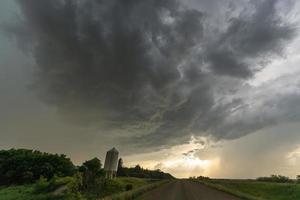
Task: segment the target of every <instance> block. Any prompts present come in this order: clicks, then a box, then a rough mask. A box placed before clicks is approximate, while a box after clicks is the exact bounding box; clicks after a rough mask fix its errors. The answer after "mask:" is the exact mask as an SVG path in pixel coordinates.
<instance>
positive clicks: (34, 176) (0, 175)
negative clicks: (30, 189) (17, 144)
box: [0, 149, 75, 185]
mask: <svg viewBox="0 0 300 200" xmlns="http://www.w3.org/2000/svg"><path fill="white" fill-rule="evenodd" d="M74 173H75V166H74V165H73V163H72V162H71V160H70V159H69V158H67V157H66V156H65V155H58V154H49V153H42V152H40V151H33V150H28V149H10V150H1V151H0V185H11V184H24V183H33V182H34V181H36V180H38V179H39V178H40V177H41V176H43V177H44V178H46V179H47V180H50V179H51V178H52V177H53V176H54V175H57V176H72V175H73V174H74Z"/></svg>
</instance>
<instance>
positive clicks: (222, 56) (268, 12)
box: [207, 0, 294, 78]
mask: <svg viewBox="0 0 300 200" xmlns="http://www.w3.org/2000/svg"><path fill="white" fill-rule="evenodd" d="M254 2H255V4H254V9H255V10H254V12H253V13H252V14H244V15H243V14H242V13H241V14H240V15H239V16H238V17H234V18H232V19H230V20H229V24H228V28H227V30H226V31H225V32H224V33H221V34H220V35H219V37H218V39H217V40H216V42H215V43H214V44H212V46H211V47H209V49H210V50H208V54H207V61H208V62H209V63H210V66H211V68H212V70H213V71H214V72H216V73H218V74H224V75H229V76H234V77H241V78H247V77H250V76H251V75H253V73H254V72H255V71H256V70H258V68H256V69H255V67H257V65H258V64H260V63H258V62H261V63H262V62H267V61H269V60H270V59H271V58H272V56H273V55H278V54H281V53H282V48H283V47H284V45H285V44H286V41H288V40H290V39H291V38H292V37H293V36H294V30H293V27H292V26H291V25H289V24H288V23H287V24H285V23H284V22H283V21H282V20H281V19H280V17H279V16H278V12H277V11H276V5H277V1H276V0H275V1H272V0H266V1H262V2H261V3H258V2H257V1H254Z"/></svg>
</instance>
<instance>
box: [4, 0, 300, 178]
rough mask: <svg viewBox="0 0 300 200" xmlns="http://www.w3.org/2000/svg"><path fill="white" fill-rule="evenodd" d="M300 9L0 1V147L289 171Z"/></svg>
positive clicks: (287, 5) (229, 3)
mask: <svg viewBox="0 0 300 200" xmlns="http://www.w3.org/2000/svg"><path fill="white" fill-rule="evenodd" d="M299 20H300V2H298V1H297V0H286V1H279V0H242V1H241V0H224V1H218V0H183V1H175V0H165V1H161V0H130V1H122V0H110V1H104V0H81V1H68V0H45V1H38V0H26V1H21V0H17V1H11V0H2V1H0V44H1V48H0V149H9V148H30V149H38V150H41V151H46V152H52V153H63V154H66V155H68V156H69V157H70V158H71V159H72V161H73V162H74V163H76V164H80V163H82V162H83V161H85V160H88V159H90V158H93V157H95V156H96V157H99V158H100V159H101V160H102V161H104V156H105V152H106V151H107V150H108V149H110V148H111V147H113V146H114V147H116V148H117V149H118V150H119V151H120V155H121V157H122V158H123V160H124V164H125V165H128V166H134V165H136V164H140V165H142V166H143V167H145V168H149V169H161V170H163V171H165V172H169V173H171V174H172V175H174V176H176V177H189V176H199V175H203V176H210V177H218V178H255V177H258V176H268V175H271V174H282V175H286V176H289V177H291V178H294V177H295V176H296V175H297V174H299V173H300V172H299V166H300V133H299V130H300V123H299V121H300V104H299V102H300V68H299V66H300V36H299ZM297 168H298V171H297Z"/></svg>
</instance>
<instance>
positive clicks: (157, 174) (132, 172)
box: [117, 158, 174, 179]
mask: <svg viewBox="0 0 300 200" xmlns="http://www.w3.org/2000/svg"><path fill="white" fill-rule="evenodd" d="M117 176H119V177H122V176H123V177H137V178H152V179H173V178H174V177H173V176H172V175H171V174H169V173H164V172H162V171H160V170H159V169H157V170H149V169H143V168H142V167H141V166H140V165H136V166H135V167H131V168H130V167H124V166H123V160H122V158H120V159H119V163H118V171H117Z"/></svg>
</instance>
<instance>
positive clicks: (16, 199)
mask: <svg viewBox="0 0 300 200" xmlns="http://www.w3.org/2000/svg"><path fill="white" fill-rule="evenodd" d="M0 199H1V200H64V199H67V197H66V196H53V195H52V194H36V193H35V185H22V186H10V187H1V188H0Z"/></svg>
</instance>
